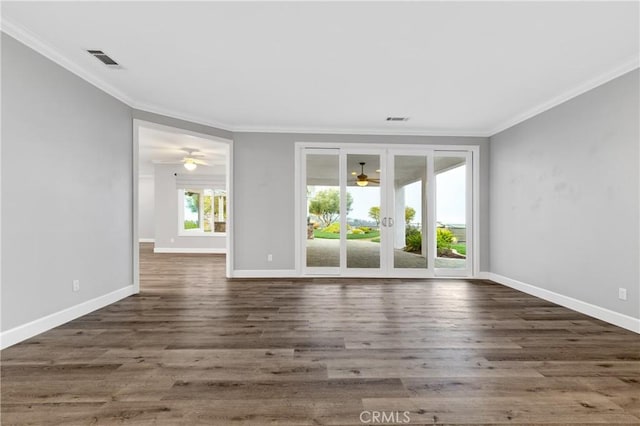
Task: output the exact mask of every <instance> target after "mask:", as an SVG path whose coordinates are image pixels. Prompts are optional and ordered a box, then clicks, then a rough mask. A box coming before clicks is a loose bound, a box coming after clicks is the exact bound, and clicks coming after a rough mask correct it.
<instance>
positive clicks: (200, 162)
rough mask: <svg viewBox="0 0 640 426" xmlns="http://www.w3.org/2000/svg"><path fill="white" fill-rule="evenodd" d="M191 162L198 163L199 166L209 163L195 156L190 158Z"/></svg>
mask: <svg viewBox="0 0 640 426" xmlns="http://www.w3.org/2000/svg"><path fill="white" fill-rule="evenodd" d="M192 160H193V162H194V163H196V164H199V165H201V166H208V165H209V163H207V162H206V161H202V160H198V159H197V158H192Z"/></svg>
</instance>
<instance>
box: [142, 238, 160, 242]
mask: <svg viewBox="0 0 640 426" xmlns="http://www.w3.org/2000/svg"><path fill="white" fill-rule="evenodd" d="M138 242H141V243H155V242H156V239H155V238H139V239H138Z"/></svg>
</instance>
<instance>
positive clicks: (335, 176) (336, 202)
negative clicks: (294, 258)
mask: <svg viewBox="0 0 640 426" xmlns="http://www.w3.org/2000/svg"><path fill="white" fill-rule="evenodd" d="M338 154H339V151H338V150H337V149H336V150H329V149H327V150H309V151H308V152H306V155H305V157H306V161H305V168H306V182H305V185H306V215H305V216H306V217H305V222H306V226H305V233H306V239H305V243H304V244H305V252H306V263H305V265H306V267H307V269H308V268H314V269H315V268H335V272H336V273H337V271H338V269H337V268H339V267H340V171H339V170H340V161H339V159H340V157H339V155H338ZM318 272H328V271H326V270H325V271H320V270H318Z"/></svg>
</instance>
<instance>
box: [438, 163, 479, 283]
mask: <svg viewBox="0 0 640 426" xmlns="http://www.w3.org/2000/svg"><path fill="white" fill-rule="evenodd" d="M469 163H470V161H468V159H467V153H436V155H435V158H434V179H435V218H436V223H435V231H436V233H435V236H436V257H435V265H434V266H435V268H436V272H437V273H438V274H439V275H459V274H466V273H467V271H468V269H469V267H470V262H469V261H468V256H469V254H470V251H471V250H470V248H471V244H470V242H471V239H470V237H471V233H470V232H469V228H470V223H471V221H470V218H471V213H470V212H471V206H470V204H471V203H470V201H471V197H470V191H471V187H470V186H471V185H470V176H471V173H470V170H469V168H470V167H468V166H469Z"/></svg>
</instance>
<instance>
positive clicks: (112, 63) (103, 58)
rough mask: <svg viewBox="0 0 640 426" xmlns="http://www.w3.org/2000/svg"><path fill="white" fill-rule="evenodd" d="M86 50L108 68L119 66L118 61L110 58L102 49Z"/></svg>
mask: <svg viewBox="0 0 640 426" xmlns="http://www.w3.org/2000/svg"><path fill="white" fill-rule="evenodd" d="M87 52H89V53H90V54H91V55H93V56H94V57H95V58H97V59H98V60H99V61H100V62H102V63H103V64H105V65H106V66H108V67H109V68H121V67H120V64H119V63H117V62H116V61H114V60H113V59H111V58H110V57H109V55H107V54H106V53H104V52H103V51H102V50H87Z"/></svg>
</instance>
